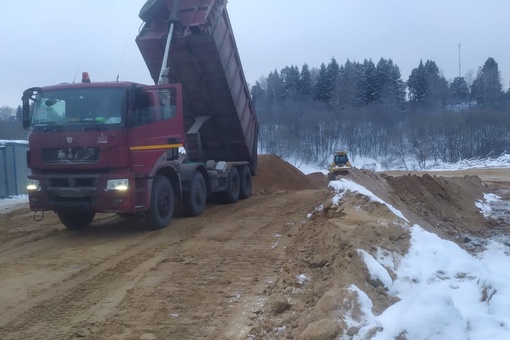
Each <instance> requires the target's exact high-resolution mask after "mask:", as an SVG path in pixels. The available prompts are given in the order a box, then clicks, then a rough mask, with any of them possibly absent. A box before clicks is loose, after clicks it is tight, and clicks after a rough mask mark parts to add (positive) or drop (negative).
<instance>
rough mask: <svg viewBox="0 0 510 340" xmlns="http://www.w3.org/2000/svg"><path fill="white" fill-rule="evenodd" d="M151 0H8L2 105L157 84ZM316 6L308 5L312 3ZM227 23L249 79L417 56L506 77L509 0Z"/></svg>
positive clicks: (341, 7) (301, 10)
mask: <svg viewBox="0 0 510 340" xmlns="http://www.w3.org/2000/svg"><path fill="white" fill-rule="evenodd" d="M144 3H145V0H87V1H77V0H16V1H14V0H13V1H7V0H3V1H1V4H0V31H1V32H2V38H1V39H0V48H1V54H0V55H1V57H0V106H2V105H8V106H12V107H16V106H17V105H19V104H20V99H19V98H20V97H21V93H22V92H23V90H24V89H26V88H28V87H31V86H43V85H52V84H56V83H61V82H72V81H73V78H74V77H75V74H76V71H77V69H79V72H78V75H77V76H76V79H77V81H79V79H81V72H82V71H88V72H89V73H90V76H91V79H92V81H113V80H115V78H116V76H117V74H118V73H120V80H130V81H135V82H140V83H146V84H151V83H152V80H151V78H150V76H149V72H148V70H147V68H146V67H145V64H144V62H143V59H142V58H141V56H140V53H139V51H138V49H137V47H136V44H135V42H134V39H135V37H136V35H137V33H138V28H139V27H140V25H141V20H140V19H139V18H138V12H139V10H140V8H141V7H142V5H143V4H144ZM310 3H311V5H310ZM228 10H229V14H230V20H231V22H232V26H233V29H234V33H235V36H236V40H237V45H238V48H239V52H240V56H241V61H242V63H243V67H244V71H245V75H246V78H247V80H248V82H249V83H250V84H251V85H253V84H254V83H255V81H256V80H258V79H259V78H260V77H261V76H267V74H268V73H269V72H270V71H272V70H274V69H277V70H278V71H280V70H281V69H282V68H283V67H285V66H290V65H297V66H298V67H300V68H301V66H302V65H303V64H304V63H305V62H306V63H307V64H308V65H309V66H311V67H319V66H320V64H321V63H322V62H325V63H328V62H329V60H330V59H331V57H333V56H334V57H335V58H336V59H337V61H338V62H339V63H340V64H343V63H344V62H345V60H346V59H347V58H349V59H350V60H356V61H363V60H364V59H365V58H366V59H369V58H371V59H372V60H373V61H374V62H375V63H376V62H377V61H378V60H379V59H380V58H381V57H384V58H391V59H393V61H394V62H395V63H396V64H397V65H398V66H399V67H400V70H401V72H402V77H403V80H404V81H406V80H407V78H408V77H409V74H410V72H411V70H412V69H413V68H414V67H416V66H418V63H419V61H420V59H423V60H424V61H425V60H427V59H431V60H434V61H435V62H436V63H437V65H438V67H439V69H440V70H441V71H442V73H443V75H444V76H445V77H446V79H447V80H451V79H453V78H454V77H456V76H457V75H458V72H459V69H458V62H459V55H458V44H459V43H461V63H462V76H465V75H466V74H467V73H468V72H470V71H471V72H473V73H474V74H476V71H477V69H478V67H480V66H482V65H483V63H484V62H485V60H486V59H487V58H488V57H489V56H490V57H493V58H494V59H495V60H496V62H497V63H498V65H499V70H500V73H501V80H502V83H503V88H504V89H505V90H506V89H508V84H509V81H510V23H509V22H510V21H509V19H508V18H509V13H510V1H508V0H485V1H481V0H314V1H310V0H306V1H305V0H230V2H229V5H228Z"/></svg>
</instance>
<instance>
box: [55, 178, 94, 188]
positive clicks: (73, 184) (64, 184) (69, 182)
mask: <svg viewBox="0 0 510 340" xmlns="http://www.w3.org/2000/svg"><path fill="white" fill-rule="evenodd" d="M96 185H97V178H96V177H65V178H64V177H49V178H48V186H49V187H58V188H94V187H96Z"/></svg>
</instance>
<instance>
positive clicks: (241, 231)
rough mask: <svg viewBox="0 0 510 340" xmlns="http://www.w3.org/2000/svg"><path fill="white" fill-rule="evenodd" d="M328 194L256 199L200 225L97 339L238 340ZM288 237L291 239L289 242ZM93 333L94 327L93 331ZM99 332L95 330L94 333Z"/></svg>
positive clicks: (211, 214) (216, 211)
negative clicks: (288, 248)
mask: <svg viewBox="0 0 510 340" xmlns="http://www.w3.org/2000/svg"><path fill="white" fill-rule="evenodd" d="M324 196H325V192H324V191H313V190H310V191H302V192H301V191H295V192H294V191H291V192H282V193H278V194H273V195H268V196H258V197H252V198H250V199H249V200H246V201H242V202H239V203H237V204H235V205H232V206H227V207H223V208H220V207H217V208H213V209H210V210H209V211H206V213H205V214H204V215H203V216H200V217H198V218H195V219H194V221H195V223H197V224H199V226H200V230H201V231H200V232H199V233H198V234H197V235H196V236H195V237H193V238H189V239H187V240H186V241H184V242H182V243H180V244H179V245H178V247H177V248H178V249H176V250H175V251H174V252H173V255H171V256H170V257H169V258H167V259H166V260H164V261H162V262H159V263H158V265H157V267H156V268H155V270H153V271H151V272H150V273H148V275H147V276H146V277H144V278H142V279H141V280H140V281H138V283H137V284H136V286H135V287H133V289H131V294H130V295H129V296H126V299H125V300H124V301H123V302H122V303H121V304H120V305H119V307H118V312H117V313H114V314H116V315H118V316H116V317H115V318H113V319H110V320H108V321H106V322H104V323H103V324H102V325H101V326H100V328H99V330H98V333H97V334H96V336H98V337H99V338H110V339H120V338H130V339H139V338H141V337H144V338H164V339H189V338H193V339H210V338H224V339H239V338H243V337H245V336H247V335H248V334H249V332H250V329H251V327H250V326H249V325H250V323H251V322H250V318H251V317H252V316H253V315H254V314H253V313H254V311H257V310H260V309H261V306H262V305H263V304H264V303H265V302H266V301H267V300H268V298H269V297H268V296H267V294H265V293H264V290H265V289H266V288H267V287H268V286H269V285H271V284H272V281H273V280H274V279H275V278H276V277H277V275H278V273H279V272H280V271H281V265H282V262H281V258H282V256H284V247H285V242H288V241H284V240H283V238H284V237H283V236H282V234H283V233H285V232H286V231H288V230H289V229H290V228H291V227H292V226H293V225H295V224H298V223H302V221H303V220H304V219H306V215H307V213H308V212H310V211H311V210H313V208H314V203H310V202H317V204H319V203H321V202H322V200H323V198H324ZM285 236H286V235H285ZM92 326H93V325H89V327H92ZM96 326H97V325H96Z"/></svg>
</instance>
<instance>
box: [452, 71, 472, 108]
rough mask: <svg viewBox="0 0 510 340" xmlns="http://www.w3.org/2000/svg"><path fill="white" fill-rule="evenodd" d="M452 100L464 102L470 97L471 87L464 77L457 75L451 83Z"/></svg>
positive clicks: (458, 102)
mask: <svg viewBox="0 0 510 340" xmlns="http://www.w3.org/2000/svg"><path fill="white" fill-rule="evenodd" d="M450 97H451V101H452V102H454V103H457V104H460V103H464V102H466V100H468V99H469V87H468V86H467V83H466V80H465V79H464V77H455V79H453V82H452V83H451V85H450Z"/></svg>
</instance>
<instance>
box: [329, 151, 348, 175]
mask: <svg viewBox="0 0 510 340" xmlns="http://www.w3.org/2000/svg"><path fill="white" fill-rule="evenodd" d="M350 169H352V166H351V162H349V158H348V157H347V152H345V151H337V152H336V153H335V156H334V157H333V162H332V163H331V164H330V165H329V167H328V171H329V173H328V179H329V180H330V181H333V180H335V179H338V176H345V175H347V174H348V173H349V170H350Z"/></svg>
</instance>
